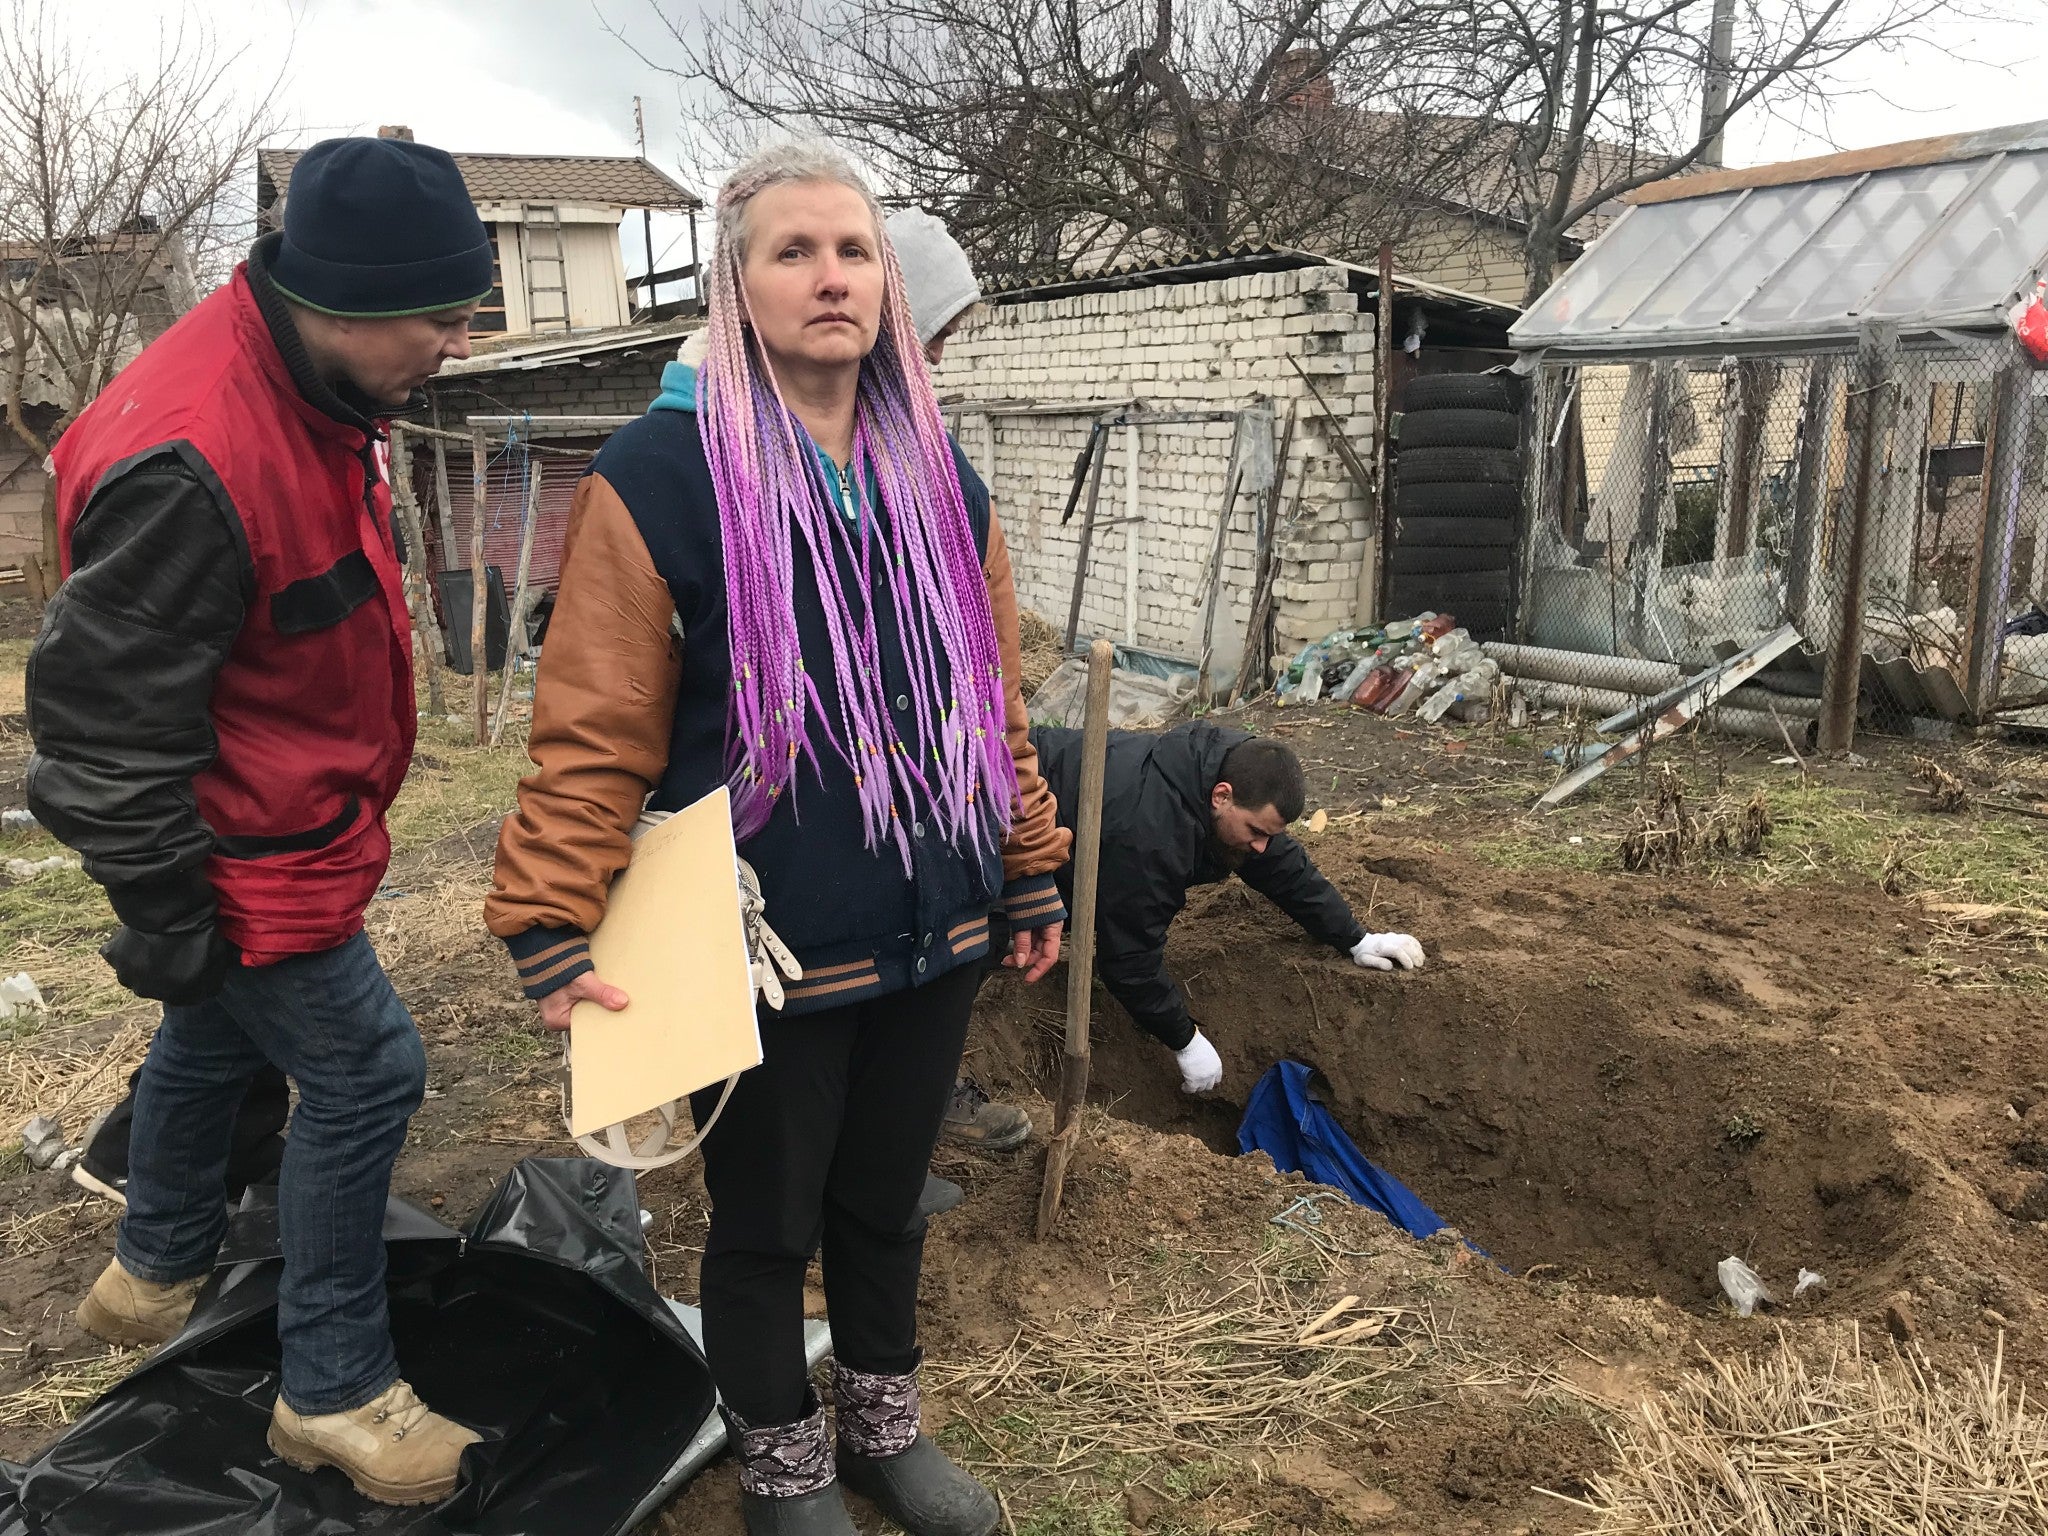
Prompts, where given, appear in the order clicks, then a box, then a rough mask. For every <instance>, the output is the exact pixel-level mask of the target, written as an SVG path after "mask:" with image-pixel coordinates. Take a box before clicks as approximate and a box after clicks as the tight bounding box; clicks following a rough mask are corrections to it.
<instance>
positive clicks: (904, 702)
mask: <svg viewBox="0 0 2048 1536" xmlns="http://www.w3.org/2000/svg"><path fill="white" fill-rule="evenodd" d="M896 707H897V708H898V709H908V708H910V695H909V694H907V693H899V694H897V695H896Z"/></svg>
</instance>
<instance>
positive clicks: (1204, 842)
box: [1031, 722, 1365, 1051]
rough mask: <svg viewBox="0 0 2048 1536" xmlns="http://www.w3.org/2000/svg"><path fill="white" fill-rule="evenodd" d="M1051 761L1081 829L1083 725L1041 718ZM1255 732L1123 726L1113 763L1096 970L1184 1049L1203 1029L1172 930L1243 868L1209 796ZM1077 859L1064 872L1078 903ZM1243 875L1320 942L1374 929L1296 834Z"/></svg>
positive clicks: (1152, 1031)
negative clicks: (1190, 901) (1174, 967)
mask: <svg viewBox="0 0 2048 1536" xmlns="http://www.w3.org/2000/svg"><path fill="white" fill-rule="evenodd" d="M1031 740H1032V743H1033V744H1034V745H1035V746H1036V747H1037V748H1038V761H1039V769H1040V771H1041V772H1042V773H1043V774H1044V775H1045V779H1046V782H1047V783H1048V784H1049V785H1051V786H1052V791H1053V794H1054V795H1055V796H1056V797H1057V798H1058V800H1059V807H1060V825H1061V826H1063V827H1066V828H1068V829H1069V830H1071V829H1072V828H1073V826H1074V811H1075V806H1076V805H1077V804H1078V803H1079V800H1080V793H1081V733H1080V732H1079V731H1070V730H1060V729H1056V728H1054V727H1052V726H1041V727H1039V728H1037V729H1035V730H1033V731H1032V733H1031ZM1246 740H1249V736H1248V735H1247V733H1246V732H1244V731H1234V730H1231V729H1229V728H1228V727H1226V726H1220V725H1205V724H1202V723H1200V722H1195V723H1193V724H1189V725H1181V726H1176V727H1175V728H1174V729H1172V730H1170V731H1166V732H1163V733H1159V734H1153V733H1151V732H1147V731H1111V732H1110V733H1109V756H1108V760H1107V763H1106V765H1105V768H1104V776H1103V786H1102V790H1103V799H1102V865H1101V873H1100V874H1099V876H1098V877H1097V883H1096V891H1095V973H1096V975H1098V976H1100V977H1101V978H1102V984H1103V985H1104V986H1106V987H1107V988H1109V992H1110V995H1111V996H1112V997H1114V998H1115V999H1116V1000H1117V1001H1118V1002H1120V1003H1122V1004H1123V1005H1124V1007H1125V1009H1126V1010H1128V1012H1129V1013H1130V1015H1131V1018H1132V1019H1133V1020H1134V1021H1136V1023H1137V1025H1138V1027H1139V1028H1140V1029H1142V1030H1144V1031H1145V1032H1146V1033H1147V1034H1149V1035H1152V1036H1154V1037H1155V1038H1157V1039H1158V1040H1159V1041H1160V1042H1161V1043H1162V1044H1164V1045H1166V1046H1167V1047H1169V1048H1170V1049H1172V1050H1176V1051H1178V1050H1180V1049H1181V1048H1182V1047H1184V1046H1185V1045H1186V1044H1187V1043H1188V1041H1190V1040H1192V1039H1193V1038H1194V1035H1195V1023H1194V1020H1193V1019H1191V1018H1189V1017H1188V1004H1187V998H1186V997H1184V996H1183V995H1182V993H1181V990H1180V987H1179V985H1178V984H1177V983H1176V982H1175V981H1174V979H1173V978H1172V977H1171V976H1169V975H1167V973H1166V930H1167V928H1168V927H1170V926H1171V925H1172V923H1173V920H1174V918H1175V917H1177V916H1179V915H1180V909H1181V908H1182V907H1183V906H1185V905H1186V904H1187V898H1188V888H1189V887H1190V886H1196V885H1214V884H1216V883H1217V882H1218V881H1220V880H1225V879H1227V878H1229V876H1230V874H1231V870H1230V868H1229V866H1228V865H1227V864H1225V863H1224V861H1223V860H1222V859H1221V858H1219V857H1218V856H1217V852H1216V850H1215V848H1214V846H1213V845H1212V843H1211V841H1210V833H1211V829H1212V825H1213V817H1212V815H1211V812H1210V809H1209V794H1210V791H1212V790H1213V789H1215V787H1216V781H1217V780H1218V779H1220V778H1221V777H1222V769H1223V758H1224V755H1225V754H1226V753H1228V752H1229V751H1230V749H1231V748H1232V747H1234V746H1236V745H1237V744H1238V743H1239V742H1241V741H1246ZM1073 870H1074V866H1073V864H1072V863H1071V862H1069V863H1068V864H1067V866H1066V867H1065V868H1064V869H1062V870H1061V871H1060V873H1059V881H1060V894H1061V896H1062V897H1063V898H1065V900H1066V902H1067V905H1068V908H1069V910H1071V909H1072V906H1073ZM1236 873H1237V874H1238V875H1239V876H1240V877H1241V878H1242V879H1243V880H1244V883H1245V884H1246V885H1249V886H1250V887H1251V888H1252V889H1253V890H1255V891H1257V892H1259V893H1260V894H1261V895H1263V896H1264V897H1266V898H1267V899H1268V900H1269V901H1271V902H1272V903H1273V904H1274V905H1275V906H1277V907H1279V908H1280V909H1281V911H1283V912H1285V913H1286V914H1287V915H1288V916H1289V917H1291V918H1293V919H1294V920H1295V921H1296V922H1297V923H1299V924H1301V926H1302V927H1303V928H1305V929H1306V930H1308V932H1309V933H1310V934H1311V935H1313V936H1314V937H1315V938H1318V939H1320V940H1322V941H1323V942H1324V943H1325V944H1329V945H1332V946H1334V947H1336V948H1338V949H1343V950H1349V949H1350V948H1351V947H1352V946H1353V945H1354V944H1356V943H1357V942H1358V941H1359V940H1360V939H1361V938H1363V937H1364V936H1365V930H1364V929H1363V928H1361V927H1359V926H1358V921H1357V919H1356V918H1354V917H1353V916H1352V915H1351V908H1350V907H1349V906H1348V905H1347V904H1346V903H1345V900H1344V898H1343V897H1342V896H1340V895H1338V894H1337V891H1336V888H1335V887H1334V886H1332V885H1331V884H1330V882H1329V881H1328V880H1325V879H1324V878H1323V876H1322V873H1321V872H1320V871H1319V870H1318V869H1317V868H1316V867H1315V865H1314V864H1312V863H1310V862H1309V857H1308V854H1307V852H1306V851H1304V850H1303V848H1302V846H1301V844H1299V843H1297V842H1296V841H1295V840H1294V839H1293V838H1291V837H1289V836H1288V835H1287V834H1286V833H1284V832H1283V833H1281V834H1279V835H1278V836H1277V837H1274V838H1271V839H1270V840H1268V842H1267V844H1266V851H1265V852H1264V853H1255V854H1251V855H1249V856H1247V857H1246V859H1245V860H1244V862H1243V863H1242V864H1240V865H1239V866H1238V868H1237V871H1236Z"/></svg>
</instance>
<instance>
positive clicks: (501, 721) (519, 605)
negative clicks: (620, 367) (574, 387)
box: [491, 456, 543, 747]
mask: <svg viewBox="0 0 2048 1536" xmlns="http://www.w3.org/2000/svg"><path fill="white" fill-rule="evenodd" d="M527 464H528V465H529V470H528V474H527V485H526V515H525V516H524V517H523V518H521V519H520V523H519V577H518V579H517V580H516V581H515V582H514V583H513V586H512V612H511V613H510V615H508V616H507V619H506V623H505V677H504V681H503V683H502V684H501V685H500V687H499V689H498V712H497V714H495V715H494V716H492V717H491V745H492V746H494V747H495V746H496V745H497V744H498V738H499V737H500V736H502V735H504V734H505V716H506V714H507V712H508V711H509V710H510V709H511V707H512V679H513V678H514V677H516V676H517V675H518V673H519V668H518V665H517V664H516V662H515V658H516V657H517V656H518V654H519V652H520V651H522V650H523V649H525V647H523V646H522V645H520V643H519V621H520V615H521V614H523V613H524V612H525V611H526V573H527V570H528V569H529V568H530V567H531V566H532V564H533V531H534V529H535V528H537V527H539V526H540V479H541V469H542V467H543V466H542V464H541V461H540V460H539V459H536V458H533V457H531V456H529V457H528V459H527Z"/></svg>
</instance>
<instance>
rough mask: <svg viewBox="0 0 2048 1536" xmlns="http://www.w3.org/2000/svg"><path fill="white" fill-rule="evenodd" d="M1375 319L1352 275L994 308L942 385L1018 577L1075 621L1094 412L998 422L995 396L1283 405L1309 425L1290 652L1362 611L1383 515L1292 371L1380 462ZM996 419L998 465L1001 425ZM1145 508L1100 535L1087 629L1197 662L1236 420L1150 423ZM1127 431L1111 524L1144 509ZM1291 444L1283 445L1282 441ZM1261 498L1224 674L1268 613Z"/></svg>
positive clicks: (1248, 519) (1280, 585) (1221, 663)
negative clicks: (1350, 282)
mask: <svg viewBox="0 0 2048 1536" xmlns="http://www.w3.org/2000/svg"><path fill="white" fill-rule="evenodd" d="M1372 348H1373V317H1372V315H1371V314H1370V313H1369V312H1368V313H1361V312H1360V311H1359V307H1358V297H1357V295H1356V294H1354V293H1352V292H1351V291H1350V290H1349V288H1348V287H1347V284H1346V278H1345V275H1344V274H1343V273H1342V272H1340V271H1338V270H1336V269H1334V268H1329V267H1306V268H1301V269H1298V270H1295V271H1288V272H1268V273H1256V274H1251V275H1247V276H1243V277H1235V278H1228V279H1223V280H1219V281H1211V282H1198V283H1180V284H1170V285H1168V284H1162V285H1160V286H1157V287H1152V288H1139V289H1132V290H1129V291H1126V292H1121V293H1099V294H1084V295H1078V296H1075V297H1071V298H1058V299H1050V300H1043V301H1037V302H1030V303H1018V304H997V305H990V306H987V307H986V308H984V309H983V310H981V311H980V312H979V313H978V315H977V317H976V318H975V320H974V321H973V323H972V324H971V325H969V326H968V327H967V328H965V329H963V330H961V331H960V332H958V333H956V334H955V335H954V337H953V339H952V340H951V341H950V342H949V343H948V344H947V347H946V360H945V365H944V367H943V368H942V369H941V370H940V372H939V376H938V380H937V383H938V388H939V393H940V395H941V397H943V398H948V399H952V398H954V397H964V398H962V399H961V400H960V402H959V403H957V404H954V405H950V406H949V407H948V414H949V416H950V418H951V419H952V421H953V422H954V424H955V428H956V431H957V432H958V434H959V437H960V441H961V446H962V447H963V448H965V449H966V451H967V454H968V457H969V458H970V459H972V460H973V461H974V463H975V466H976V468H978V469H979V470H980V471H981V473H982V475H983V476H984V478H986V479H987V480H988V481H989V484H990V489H991V491H992V492H993V494H994V499H995V506H996V510H997V513H998V515H999V516H1000V517H1001V518H1002V521H1003V527H1004V531H1005V533H1006V534H1007V535H1008V537H1009V541H1010V549H1011V553H1012V556H1013V558H1014V560H1015V563H1016V568H1017V586H1018V592H1019V596H1020V597H1021V598H1022V600H1023V602H1024V603H1025V604H1026V605H1027V606H1029V607H1032V608H1035V609H1037V610H1038V611H1039V612H1040V613H1042V614H1044V615H1045V616H1046V617H1047V618H1050V619H1051V620H1053V622H1055V623H1056V624H1060V625H1062V626H1064V624H1065V622H1066V616H1067V607H1068V602H1069V599H1070V596H1071V593H1072V589H1073V581H1074V564H1075V559H1076V556H1077V554H1078V551H1079V542H1080V529H1081V522H1082V514H1081V511H1080V510H1079V509H1077V510H1076V512H1075V515H1074V519H1073V521H1072V522H1071V523H1069V524H1068V525H1067V526H1065V527H1064V528H1063V527H1061V526H1060V522H1059V517H1060V512H1061V510H1062V508H1063V507H1064V506H1065V504H1066V498H1067V491H1068V487H1069V485H1070V484H1071V481H1072V478H1073V472H1074V462H1075V459H1076V457H1077V456H1078V455H1079V453H1080V452H1081V449H1082V447H1083V445H1084V444H1085V443H1086V441H1087V438H1088V428H1089V422H1090V417H1089V416H1087V415H1086V414H1080V415H1073V416H1019V415H1004V414H1002V413H1001V412H1000V410H998V411H997V412H995V413H993V414H992V415H985V414H983V413H980V412H977V411H976V410H975V409H974V402H976V401H1002V400H1008V401H1017V400H1031V401H1035V402H1038V403H1040V404H1053V403H1057V402H1062V401H1075V402H1097V401H1108V400H1123V399H1129V398H1131V397H1134V396H1135V397H1137V398H1138V399H1139V400H1140V401H1141V402H1142V404H1143V405H1144V406H1146V407H1148V408H1151V409H1157V410H1237V409H1240V408H1242V407H1246V406H1250V405H1253V404H1255V403H1256V402H1257V401H1258V399H1259V398H1260V397H1261V396H1264V397H1269V398H1271V399H1272V401H1273V402H1274V407H1275V433H1276V439H1277V434H1278V431H1279V424H1280V423H1281V422H1283V421H1284V420H1285V418H1286V413H1287V408H1288V405H1289V404H1290V403H1291V402H1299V404H1300V407H1301V414H1300V417H1299V420H1298V422H1297V424H1296V427H1295V436H1294V446H1293V450H1292V453H1291V454H1290V463H1289V465H1288V468H1287V481H1286V490H1285V502H1286V505H1284V506H1283V509H1282V513H1283V516H1284V515H1285V513H1286V510H1287V508H1288V507H1291V506H1292V505H1293V503H1294V499H1295V496H1296V494H1297V492H1299V494H1300V497H1301V501H1300V520H1299V523H1298V524H1297V527H1296V532H1295V534H1294V536H1293V537H1292V539H1290V540H1289V542H1288V543H1287V544H1286V545H1285V546H1284V547H1283V549H1282V552H1281V554H1282V558H1281V561H1280V565H1279V568H1278V571H1277V573H1276V579H1275V582H1274V593H1275V605H1274V606H1275V628H1276V631H1277V633H1278V636H1279V643H1280V647H1281V649H1282V650H1286V651H1292V650H1293V649H1295V648H1297V647H1298V646H1299V645H1300V643H1301V642H1302V641H1304V640H1307V639H1310V638H1313V637H1314V636H1316V635H1320V634H1324V633H1326V632H1328V631H1329V630H1331V629H1333V628H1336V627H1338V626H1339V625H1342V624H1345V623H1348V622H1351V621H1352V620H1353V619H1355V618H1360V617H1365V616H1366V615H1364V614H1362V613H1360V612H1359V608H1358V604H1359V601H1360V594H1361V592H1369V591H1370V585H1369V583H1366V582H1362V581H1361V574H1362V568H1363V567H1364V566H1365V563H1366V561H1367V560H1368V559H1369V557H1370V555H1371V553H1372V550H1371V544H1372V539H1371V537H1370V529H1371V527H1372V526H1373V525H1372V521H1371V507H1370V505H1369V503H1368V502H1367V500H1366V499H1365V497H1364V496H1363V494H1362V493H1361V492H1360V491H1359V489H1358V487H1357V486H1356V485H1355V484H1354V483H1353V482H1352V480H1351V478H1350V476H1349V475H1348V474H1347V473H1346V472H1345V469H1344V465H1343V462H1342V461H1341V460H1340V459H1339V458H1338V457H1337V454H1336V452H1335V451H1334V450H1333V449H1332V448H1331V446H1330V444H1329V442H1328V439H1327V432H1326V429H1325V426H1324V423H1323V420H1322V416H1321V413H1320V411H1319V410H1317V409H1316V405H1315V401H1314V399H1313V397H1312V396H1310V394H1309V392H1308V390H1307V388H1306V387H1305V386H1304V385H1303V384H1302V382H1301V379H1300V377H1299V376H1298V375H1297V374H1296V373H1295V371H1294V369H1293V368H1292V367H1291V366H1290V362H1289V360H1290V359H1294V360H1298V361H1299V362H1300V363H1301V365H1302V367H1303V368H1304V369H1305V370H1306V371H1308V372H1309V373H1310V374H1311V375H1313V376H1314V377H1315V380H1316V384H1317V387H1318V388H1319V389H1321V390H1322V392H1323V395H1324V397H1325V399H1327V400H1328V402H1329V405H1330V408H1331V409H1332V410H1333V411H1334V412H1336V414H1337V416H1338V417H1339V419H1340V420H1342V421H1343V422H1344V423H1345V427H1346V430H1347V432H1348V434H1349V436H1350V438H1351V441H1352V444H1353V446H1354V448H1355V449H1356V451H1357V453H1358V456H1359V457H1360V459H1361V460H1363V461H1364V462H1365V463H1368V464H1370V463H1371V462H1372V459H1373V442H1372V432H1373V419H1374V411H1373V400H1372ZM990 426H992V427H993V432H994V458H993V462H992V463H991V462H990V458H989V451H988V442H989V439H988V436H987V433H988V430H989V427H990ZM1138 430H1139V453H1138V515H1139V517H1140V518H1141V519H1142V520H1143V521H1142V522H1141V523H1140V524H1138V525H1137V526H1136V528H1135V529H1133V528H1132V527H1129V526H1122V527H1112V528H1100V527H1098V530H1097V533H1096V537H1095V542H1094V547H1093V550H1092V552H1091V555H1090V558H1089V570H1088V580H1087V585H1086V588H1085V591H1084V594H1083V599H1082V606H1081V632H1082V634H1083V635H1084V636H1087V635H1106V636H1109V637H1111V638H1113V639H1118V640H1121V639H1123V638H1124V637H1125V635H1126V633H1127V624H1128V625H1129V627H1130V629H1132V630H1134V631H1135V638H1136V641H1137V643H1138V644H1139V645H1141V646H1146V647H1150V648H1152V649H1155V650H1162V651H1170V652H1174V653H1176V654H1179V655H1184V656H1189V657H1193V656H1194V655H1196V654H1197V653H1199V651H1200V649H1201V633H1200V631H1201V617H1202V615H1201V611H1200V608H1199V606H1198V604H1197V597H1198V594H1199V593H1200V590H1201V585H1202V578H1203V574H1204V572H1205V570H1206V568H1207V565H1208V561H1209V556H1210V550H1211V548H1212V547H1213V540H1214V537H1215V529H1216V517H1217V514H1218V512H1219V511H1220V509H1221V503H1222V499H1223V490H1224V477H1225V471H1226V464H1227V461H1228V458H1229V453H1230V438H1231V427H1230V424H1229V423H1228V422H1215V423H1193V424H1185V425H1182V424H1171V425H1159V426H1144V427H1140V428H1139V429H1138ZM1127 431H1128V429H1122V428H1120V429H1117V430H1116V431H1114V432H1112V433H1111V437H1110V442H1109V445H1108V459H1107V463H1106V464H1105V466H1104V474H1103V482H1102V496H1101V502H1100V504H1099V506H1098V508H1097V521H1098V524H1100V523H1103V522H1108V521H1110V520H1112V519H1120V518H1122V517H1124V516H1125V507H1126V502H1125V465H1126V463H1127V462H1128V461H1127V458H1126V455H1127V453H1128V449H1127V447H1126V443H1125V436H1126V433H1127ZM1276 446H1277V442H1276ZM1252 503H1253V498H1252V497H1250V496H1248V495H1241V496H1240V497H1239V499H1238V503H1237V506H1236V508H1235V510H1234V511H1233V513H1232V516H1231V521H1230V529H1229V535H1228V538H1227V541H1226V544H1225V554H1224V567H1223V588H1222V600H1221V602H1220V603H1219V605H1218V622H1217V634H1216V665H1217V670H1218V671H1219V673H1220V674H1224V675H1227V674H1228V673H1229V672H1230V671H1231V670H1233V669H1234V668H1235V666H1236V664H1237V659H1238V655H1239V652H1240V650H1241V648H1242V646H1243V643H1244V630H1245V625H1246V624H1247V622H1248V621H1249V617H1250V615H1249V608H1250V601H1251V585H1252V579H1253V574H1254V561H1255V557H1256V552H1257V551H1256V535H1255V527H1256V524H1255V521H1254V507H1253V505H1252ZM1134 534H1135V537H1136V541H1137V543H1136V559H1137V567H1138V578H1137V606H1136V611H1135V613H1127V608H1126V597H1125V593H1126V585H1125V583H1126V575H1125V573H1126V558H1127V549H1128V546H1127V543H1126V541H1127V540H1128V539H1130V538H1131V537H1132V536H1133V535H1134Z"/></svg>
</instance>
